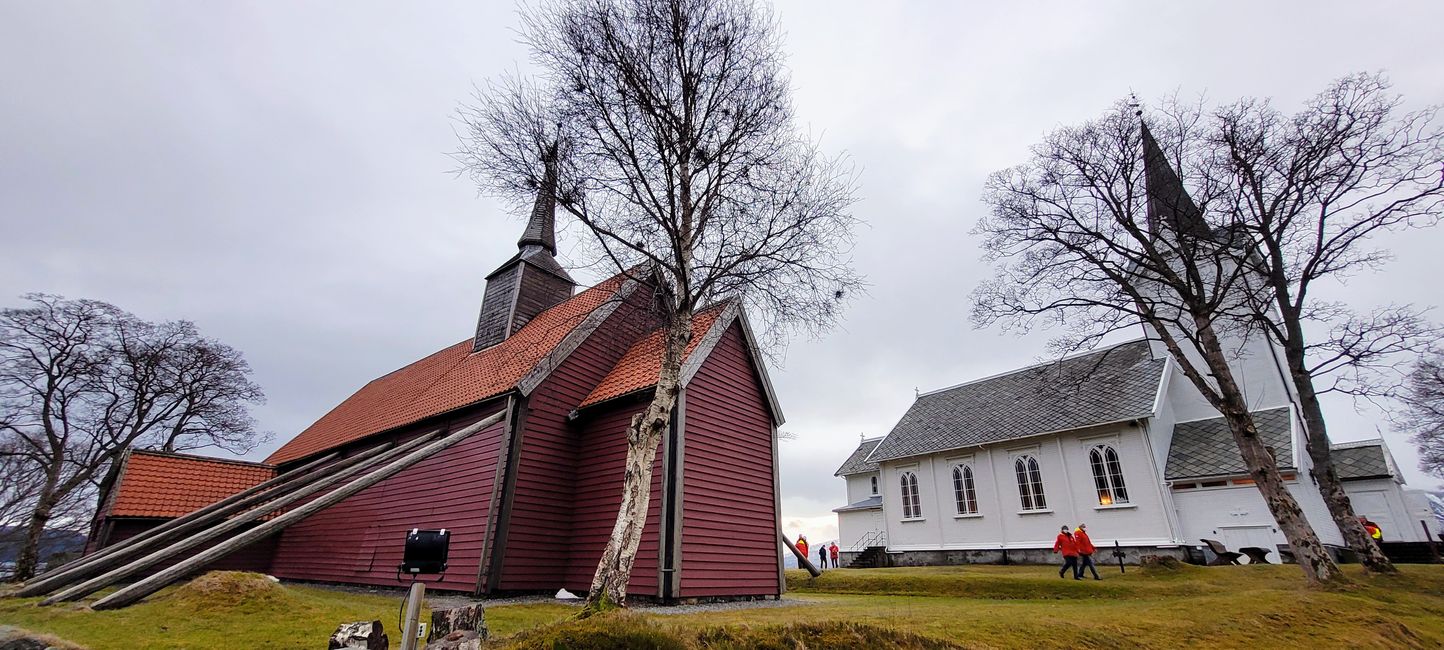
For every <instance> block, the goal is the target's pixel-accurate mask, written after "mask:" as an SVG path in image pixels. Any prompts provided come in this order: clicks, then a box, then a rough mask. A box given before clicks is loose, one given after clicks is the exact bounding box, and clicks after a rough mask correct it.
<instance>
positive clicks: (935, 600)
mask: <svg viewBox="0 0 1444 650" xmlns="http://www.w3.org/2000/svg"><path fill="white" fill-rule="evenodd" d="M1348 570H1349V572H1350V574H1351V576H1353V577H1354V582H1353V584H1352V585H1350V586H1348V587H1346V588H1343V589H1339V590H1334V591H1321V590H1314V589H1308V588H1306V587H1304V586H1303V584H1302V582H1303V581H1302V578H1301V576H1300V574H1299V572H1298V569H1297V568H1296V567H1292V566H1257V567H1249V566H1245V567H1219V568H1197V567H1184V568H1182V569H1180V570H1176V571H1167V570H1151V571H1147V572H1145V571H1141V570H1139V569H1137V568H1135V567H1130V568H1129V571H1128V573H1127V574H1126V575H1122V576H1120V575H1119V574H1118V570H1117V569H1116V568H1114V569H1112V570H1111V571H1106V572H1105V573H1104V577H1105V580H1103V581H1102V582H1094V581H1092V580H1086V581H1083V582H1075V581H1073V580H1059V579H1058V577H1057V573H1056V570H1055V569H1050V568H1048V567H995V566H967V567H928V568H905V569H866V570H840V571H832V572H828V573H827V574H825V575H823V576H822V577H821V578H818V579H810V578H808V577H807V576H806V574H805V573H801V572H789V575H788V587H789V594H788V596H787V598H788V599H790V600H793V601H796V602H797V605H796V606H791V607H772V608H748V609H735V610H725V611H715V612H703V613H693V614H681V615H664V614H658V613H653V612H647V611H645V610H642V611H640V612H639V613H635V614H624V615H621V616H616V617H611V616H609V617H604V618H602V620H600V621H593V622H588V623H585V624H578V623H574V622H569V621H568V620H567V619H568V618H569V617H570V615H571V614H572V613H574V612H575V611H576V609H575V608H572V607H568V606H563V605H553V604H532V605H506V606H495V607H490V608H488V609H487V622H488V624H489V625H490V626H491V629H492V633H493V637H494V638H495V639H497V641H496V643H495V644H494V645H495V646H497V647H508V646H513V647H601V646H600V645H599V644H600V643H601V642H600V641H598V639H600V638H601V637H599V636H597V635H598V634H601V635H604V636H606V635H610V636H608V638H612V639H613V642H614V645H613V646H606V647H691V648H709V649H721V648H743V647H779V648H783V647H785V648H798V647H806V648H821V647H858V648H862V647H869V646H874V647H875V646H877V645H879V644H889V645H890V644H893V643H902V644H904V645H907V646H908V647H918V648H922V647H949V646H953V647H967V648H973V647H976V648H1035V647H1045V648H1064V647H1068V648H1080V647H1082V648H1178V647H1200V648H1235V647H1249V646H1253V647H1257V648H1275V647H1308V648H1436V647H1444V566H1405V567H1403V573H1402V574H1401V575H1399V576H1395V577H1384V578H1369V577H1365V576H1364V575H1363V574H1362V573H1360V572H1359V570H1358V568H1357V567H1349V568H1348ZM398 600H399V597H392V596H384V597H383V596H377V595H368V594H353V593H345V592H339V591H334V590H328V589H322V588H317V587H307V586H299V585H288V586H285V587H284V588H279V589H277V590H274V591H267V592H266V593H265V594H264V595H263V596H262V597H234V598H219V599H217V598H213V597H207V598H198V597H195V595H194V594H189V593H186V592H184V591H182V590H177V589H171V590H167V591H166V592H162V593H161V594H158V595H157V596H155V597H152V598H151V599H150V600H148V601H146V602H144V603H142V604H140V605H136V606H133V607H130V608H127V609H123V610H119V611H110V612H92V611H88V610H85V609H82V608H79V607H74V606H71V607H50V608H42V607H36V606H35V605H34V602H35V601H34V600H33V599H30V600H8V599H7V600H0V623H3V624H10V625H18V626H20V627H24V628H28V629H32V630H36V631H42V632H47V633H50V634H54V635H56V636H59V637H62V638H65V639H68V640H70V641H73V642H76V643H79V644H81V645H84V646H88V647H90V648H94V649H96V650H103V649H106V648H238V647H247V648H301V647H321V646H322V644H323V643H324V642H325V638H326V637H327V635H328V634H330V632H331V630H333V629H334V628H335V626H336V624H338V623H340V622H342V621H355V620H366V619H375V618H379V619H381V620H382V621H383V622H384V623H386V626H387V628H388V630H390V629H391V628H392V627H393V626H394V621H395V620H396V608H397V604H398ZM803 623H807V624H818V625H813V626H811V627H806V626H800V625H799V624H803ZM859 623H860V624H866V625H862V626H856V625H851V624H859ZM834 624H839V625H834ZM840 624H848V625H840ZM878 630H882V631H902V632H907V633H912V634H915V635H918V636H916V637H908V638H906V639H903V638H902V637H897V639H901V640H896V639H895V640H890V641H887V642H882V641H879V640H878V638H880V637H875V636H873V635H875V633H876V632H877V631H878ZM618 635H623V636H618ZM625 635H631V636H625ZM829 635H832V636H829ZM617 639H621V640H617ZM393 640H394V634H393ZM583 644H591V645H583Z"/></svg>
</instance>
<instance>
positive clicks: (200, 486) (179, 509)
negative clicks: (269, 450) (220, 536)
mask: <svg viewBox="0 0 1444 650" xmlns="http://www.w3.org/2000/svg"><path fill="white" fill-rule="evenodd" d="M275 475H276V468H274V467H271V466H270V465H262V464H260V463H247V462H242V461H236V460H223V459H220V458H206V457H204V456H185V455H180V454H164V453H160V452H153V451H139V450H137V451H132V452H130V458H129V460H127V461H126V463H125V473H124V474H122V475H121V478H120V485H119V486H117V487H116V490H115V500H114V501H113V502H112V503H111V507H110V516H112V517H179V516H181V515H183V514H186V513H188V512H192V511H194V510H197V509H199V508H203V507H205V506H208V505H210V504H212V503H215V502H217V501H220V500H221V499H224V498H226V497H228V496H231V495H232V494H235V493H237V492H240V491H241V490H244V489H246V488H248V487H252V486H255V485H259V484H261V483H263V482H265V481H267V480H269V479H271V478H272V477H274V476H275Z"/></svg>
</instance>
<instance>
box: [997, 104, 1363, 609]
mask: <svg viewBox="0 0 1444 650" xmlns="http://www.w3.org/2000/svg"><path fill="white" fill-rule="evenodd" d="M1150 118H1151V119H1150V124H1151V125H1153V126H1154V128H1156V129H1159V131H1158V132H1159V133H1162V134H1163V136H1164V140H1165V142H1168V143H1169V144H1170V145H1171V146H1169V147H1168V148H1167V150H1166V152H1165V149H1164V147H1162V146H1160V145H1159V144H1158V141H1157V140H1155V139H1154V137H1153V135H1152V134H1151V133H1150V132H1149V130H1148V128H1147V127H1146V126H1144V125H1143V124H1142V123H1141V121H1140V119H1139V117H1138V116H1137V115H1136V114H1135V111H1134V110H1132V109H1131V108H1130V107H1129V106H1127V105H1125V104H1122V103H1120V104H1119V105H1117V106H1115V107H1114V110H1112V111H1111V112H1109V113H1108V114H1106V115H1105V116H1104V117H1102V118H1100V119H1097V120H1094V121H1091V122H1088V123H1085V124H1082V125H1080V126H1076V127H1065V128H1062V129H1059V130H1057V131H1054V132H1052V133H1050V134H1048V135H1047V136H1045V137H1044V138H1043V140H1042V142H1041V143H1039V144H1037V145H1035V146H1034V147H1033V149H1032V156H1031V159H1030V160H1029V161H1028V162H1027V163H1024V164H1022V165H1019V166H1017V167H1014V168H1011V169H1006V170H1003V171H999V172H996V173H995V174H993V175H992V176H991V177H990V178H989V179H988V181H987V184H986V187H985V194H984V200H985V201H986V202H987V203H988V204H989V205H990V206H991V208H992V210H991V215H990V216H989V217H987V218H984V219H983V220H981V221H980V223H979V225H978V227H977V231H978V232H980V233H981V234H983V235H984V236H985V243H984V248H985V253H986V257H987V258H988V259H989V260H990V261H992V262H993V263H994V270H995V275H994V277H992V278H991V279H990V280H988V281H987V282H985V283H984V284H982V285H981V286H980V287H979V288H978V289H977V290H976V291H975V292H974V318H975V321H976V322H977V323H978V324H980V325H987V324H991V323H995V322H1002V323H1004V324H1006V325H1008V326H1010V327H1014V328H1022V329H1027V328H1029V327H1032V326H1036V325H1040V324H1052V325H1058V326H1061V327H1062V328H1064V329H1065V331H1066V333H1065V334H1064V335H1062V336H1060V337H1059V338H1058V339H1056V340H1055V341H1054V344H1055V345H1056V346H1058V347H1059V348H1061V349H1065V350H1066V349H1078V348H1087V347H1092V346H1093V345H1094V344H1096V343H1097V342H1098V341H1099V340H1100V339H1102V338H1103V337H1105V336H1107V335H1109V334H1111V333H1113V332H1116V331H1119V330H1123V329H1131V328H1134V327H1137V326H1138V323H1140V322H1142V323H1143V324H1144V325H1145V326H1146V328H1147V330H1148V333H1149V335H1150V336H1151V337H1153V338H1156V339H1157V340H1158V341H1159V342H1160V343H1161V344H1162V345H1163V346H1164V347H1166V348H1167V350H1168V353H1169V355H1170V356H1171V357H1172V358H1173V359H1174V361H1175V362H1176V364H1177V366H1178V368H1179V370H1180V371H1181V372H1182V374H1183V375H1184V376H1185V377H1187V379H1188V380H1189V382H1190V383H1191V384H1192V385H1193V386H1194V387H1195V388H1196V389H1197V390H1198V392H1199V393H1201V394H1202V396H1203V397H1204V399H1205V400H1207V402H1208V403H1209V404H1210V405H1211V406H1212V407H1213V408H1215V409H1217V410H1218V412H1219V413H1220V414H1222V416H1223V418H1224V420H1225V421H1226V422H1227V424H1228V426H1229V430H1230V431H1231V433H1232V435H1233V440H1234V443H1235V444H1236V445H1237V447H1238V450H1239V453H1240V455H1241V456H1242V459H1243V461H1244V464H1245V466H1246V467H1247V468H1248V472H1249V475H1250V477H1251V478H1253V480H1254V481H1255V483H1256V485H1257V487H1258V490H1259V492H1260V494H1261V495H1262V496H1263V498H1264V501H1265V503H1266V504H1267V507H1268V508H1269V512H1270V513H1271V514H1272V515H1273V518H1274V520H1275V521H1276V522H1277V523H1278V525H1279V529H1280V530H1281V531H1282V532H1283V534H1284V536H1285V537H1286V538H1287V539H1288V542H1289V545H1290V548H1291V550H1292V551H1293V552H1294V555H1295V557H1296V558H1297V559H1298V562H1299V566H1300V567H1301V568H1302V570H1303V572H1304V575H1305V576H1306V577H1307V579H1308V580H1309V581H1310V582H1311V583H1314V584H1326V583H1332V582H1335V581H1340V580H1343V579H1344V578H1343V575H1342V574H1341V573H1340V571H1339V569H1338V567H1337V566H1336V565H1335V564H1334V561H1333V559H1332V558H1331V557H1330V556H1329V553H1328V551H1327V549H1325V548H1324V546H1323V544H1322V543H1321V542H1320V541H1319V538H1318V536H1317V535H1316V534H1315V532H1314V530H1313V528H1312V526H1311V525H1310V524H1309V522H1308V520H1307V519H1306V518H1305V516H1304V513H1303V511H1302V510H1301V509H1300V507H1299V504H1298V502H1297V501H1296V500H1295V499H1294V497H1293V495H1292V494H1290V493H1289V491H1288V489H1287V487H1286V486H1285V484H1284V479H1283V476H1282V475H1281V473H1280V471H1279V466H1278V462H1277V460H1276V459H1275V458H1274V455H1273V450H1272V449H1271V448H1269V447H1267V446H1266V445H1265V444H1264V441H1263V440H1262V438H1261V437H1260V435H1259V431H1258V428H1257V426H1256V425H1255V423H1254V418H1253V415H1252V413H1251V410H1250V408H1249V406H1250V405H1249V401H1248V396H1247V395H1246V394H1245V392H1244V389H1243V386H1242V381H1241V380H1242V378H1241V377H1239V376H1237V375H1236V374H1235V373H1236V366H1235V364H1234V363H1233V362H1234V361H1236V360H1237V358H1238V355H1239V354H1241V347H1242V346H1241V345H1240V343H1239V342H1241V341H1247V340H1248V339H1249V337H1251V336H1253V337H1257V336H1259V334H1258V332H1257V331H1256V329H1257V326H1256V324H1254V323H1253V319H1252V318H1251V315H1252V314H1251V310H1250V306H1251V305H1252V303H1253V302H1254V301H1255V300H1257V297H1256V295H1255V294H1256V293H1257V292H1258V289H1257V288H1256V287H1254V286H1251V285H1250V282H1251V281H1253V279H1252V278H1251V271H1249V270H1248V269H1247V268H1246V267H1243V266H1241V265H1239V264H1236V263H1233V259H1234V257H1235V248H1236V247H1237V246H1238V245H1239V243H1240V242H1239V241H1238V238H1239V235H1238V233H1237V232H1236V230H1237V224H1234V223H1232V222H1231V220H1230V217H1229V215H1228V214H1227V213H1223V214H1220V213H1217V212H1215V211H1213V210H1212V209H1211V208H1212V205H1211V203H1212V201H1214V200H1215V199H1216V197H1215V196H1213V195H1212V193H1211V192H1208V191H1206V190H1209V189H1211V188H1207V187H1205V188H1203V189H1204V190H1205V191H1201V192H1197V193H1195V194H1194V195H1193V196H1190V194H1189V193H1188V192H1187V191H1185V189H1184V185H1183V182H1182V180H1181V178H1180V175H1182V176H1183V177H1191V176H1193V175H1194V174H1195V173H1196V170H1195V169H1193V168H1192V167H1190V165H1189V163H1191V162H1194V163H1196V161H1198V160H1200V159H1201V157H1199V156H1196V155H1190V154H1193V153H1194V152H1195V149H1197V148H1198V147H1199V146H1200V143H1202V142H1203V140H1202V137H1201V136H1202V135H1203V134H1204V133H1205V132H1206V131H1205V124H1204V121H1203V120H1202V118H1201V116H1200V115H1199V114H1198V113H1197V112H1196V111H1188V110H1179V111H1174V112H1172V113H1169V112H1167V111H1160V114H1158V115H1153V116H1150Z"/></svg>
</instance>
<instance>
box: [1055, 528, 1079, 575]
mask: <svg viewBox="0 0 1444 650" xmlns="http://www.w3.org/2000/svg"><path fill="white" fill-rule="evenodd" d="M1053 550H1054V551H1057V552H1058V553H1062V554H1063V568H1061V569H1058V577H1059V578H1061V577H1063V576H1064V574H1066V573H1068V570H1069V569H1072V570H1073V579H1074V580H1082V579H1083V578H1081V577H1079V576H1078V542H1077V540H1075V539H1073V531H1071V530H1068V525H1067V524H1064V525H1063V532H1061V533H1058V539H1057V540H1056V541H1054V542H1053Z"/></svg>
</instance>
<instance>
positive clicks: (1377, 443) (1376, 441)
mask: <svg viewBox="0 0 1444 650" xmlns="http://www.w3.org/2000/svg"><path fill="white" fill-rule="evenodd" d="M1383 446H1384V438H1383V437H1378V438H1366V439H1364V440H1345V441H1344V442H1334V443H1330V444H1329V449H1331V450H1332V449H1357V448H1359V447H1383Z"/></svg>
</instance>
